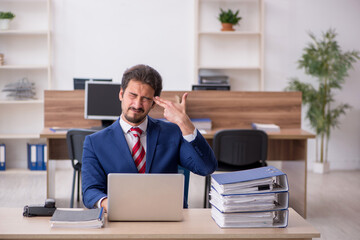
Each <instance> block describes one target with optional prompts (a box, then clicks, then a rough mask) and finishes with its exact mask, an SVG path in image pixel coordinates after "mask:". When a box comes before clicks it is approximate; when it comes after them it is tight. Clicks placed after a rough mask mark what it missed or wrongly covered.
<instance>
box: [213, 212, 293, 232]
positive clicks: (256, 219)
mask: <svg viewBox="0 0 360 240" xmlns="http://www.w3.org/2000/svg"><path fill="white" fill-rule="evenodd" d="M211 216H212V218H213V219H214V220H215V222H216V223H217V224H218V225H219V227H221V228H239V227H246V228H248V227H251V228H258V227H261V228H268V227H282V228H284V227H287V225H288V218H289V211H288V210H287V209H285V210H278V211H263V212H244V213H222V212H220V211H219V210H218V209H216V208H214V207H213V208H212V209H211Z"/></svg>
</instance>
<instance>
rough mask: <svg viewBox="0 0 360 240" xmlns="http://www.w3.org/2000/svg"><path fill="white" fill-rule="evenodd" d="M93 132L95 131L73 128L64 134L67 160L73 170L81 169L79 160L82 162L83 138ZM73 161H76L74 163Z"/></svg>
mask: <svg viewBox="0 0 360 240" xmlns="http://www.w3.org/2000/svg"><path fill="white" fill-rule="evenodd" d="M95 132H96V130H90V129H75V128H74V129H69V130H68V132H67V134H66V143H67V146H68V152H69V158H70V160H71V162H72V165H73V167H74V168H78V167H80V169H81V160H82V154H83V146H84V141H85V137H86V136H87V135H90V134H92V133H95ZM75 160H76V161H77V162H76V163H75ZM77 163H80V164H77ZM80 169H77V170H80Z"/></svg>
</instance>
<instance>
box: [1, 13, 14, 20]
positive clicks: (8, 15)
mask: <svg viewBox="0 0 360 240" xmlns="http://www.w3.org/2000/svg"><path fill="white" fill-rule="evenodd" d="M14 17H15V15H14V14H13V13H12V12H0V19H10V20H11V19H13V18H14Z"/></svg>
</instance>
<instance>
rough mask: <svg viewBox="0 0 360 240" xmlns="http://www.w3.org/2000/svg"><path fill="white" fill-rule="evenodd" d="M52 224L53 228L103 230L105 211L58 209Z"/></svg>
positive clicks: (98, 209) (101, 209)
mask: <svg viewBox="0 0 360 240" xmlns="http://www.w3.org/2000/svg"><path fill="white" fill-rule="evenodd" d="M50 224H51V227H53V228H101V227H102V226H103V225H104V209H103V208H95V209H73V210H62V209H56V210H55V212H54V214H53V216H52V217H51V219H50Z"/></svg>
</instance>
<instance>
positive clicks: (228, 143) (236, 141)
mask: <svg viewBox="0 0 360 240" xmlns="http://www.w3.org/2000/svg"><path fill="white" fill-rule="evenodd" d="M267 144H268V137H267V134H266V133H265V132H264V131H261V130H248V129H234V130H221V131H218V132H216V133H215V135H214V139H213V150H214V154H215V158H216V159H217V161H218V168H217V170H216V171H240V170H246V169H252V168H258V167H263V166H266V165H267V164H266V158H267V148H268V147H267ZM210 187H211V177H210V175H208V176H206V178H205V196H204V208H209V207H210V204H209V192H210Z"/></svg>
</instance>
